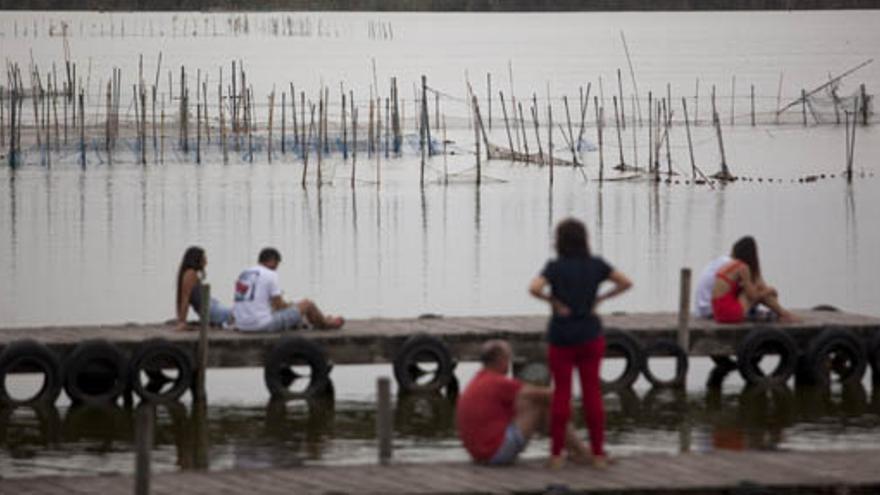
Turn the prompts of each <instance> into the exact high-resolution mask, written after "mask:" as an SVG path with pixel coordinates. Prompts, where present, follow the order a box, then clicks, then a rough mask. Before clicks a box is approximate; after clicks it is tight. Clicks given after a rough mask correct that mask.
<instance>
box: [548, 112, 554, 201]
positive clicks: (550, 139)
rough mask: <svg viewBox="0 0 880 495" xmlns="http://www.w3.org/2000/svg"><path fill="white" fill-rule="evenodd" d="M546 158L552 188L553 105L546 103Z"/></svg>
mask: <svg viewBox="0 0 880 495" xmlns="http://www.w3.org/2000/svg"><path fill="white" fill-rule="evenodd" d="M547 158H548V160H549V161H550V167H549V168H550V186H551V187H552V186H553V104H552V103H551V102H550V101H549V99H548V101H547Z"/></svg>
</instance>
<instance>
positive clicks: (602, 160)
mask: <svg viewBox="0 0 880 495" xmlns="http://www.w3.org/2000/svg"><path fill="white" fill-rule="evenodd" d="M594 103H595V105H594V108H595V110H596V140H597V141H598V142H599V182H600V183H601V182H602V181H603V180H604V179H605V155H604V150H603V148H604V141H603V136H602V135H603V132H602V131H603V128H602V127H603V126H602V122H604V120H605V119H604V117H603V115H602V113H604V110H605V109H604V108H602V107H600V106H599V101H598V100H596V101H595V102H594ZM649 122H650V120H649Z"/></svg>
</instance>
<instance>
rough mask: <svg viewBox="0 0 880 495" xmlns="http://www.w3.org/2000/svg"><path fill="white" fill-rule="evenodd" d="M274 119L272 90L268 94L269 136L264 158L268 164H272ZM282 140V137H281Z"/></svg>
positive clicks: (273, 95) (273, 93)
mask: <svg viewBox="0 0 880 495" xmlns="http://www.w3.org/2000/svg"><path fill="white" fill-rule="evenodd" d="M274 118H275V90H274V89H273V90H272V92H271V93H269V129H268V131H269V136H268V143H267V145H266V157H267V158H268V160H269V163H272V126H273V124H274V122H273V120H274ZM282 139H284V137H283V136H282Z"/></svg>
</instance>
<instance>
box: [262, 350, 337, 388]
mask: <svg viewBox="0 0 880 495" xmlns="http://www.w3.org/2000/svg"><path fill="white" fill-rule="evenodd" d="M332 369H333V365H332V364H331V363H330V362H329V361H328V360H327V355H326V354H325V353H324V350H323V349H321V348H320V347H319V346H318V345H317V344H315V343H314V342H311V341H309V340H307V339H304V338H302V337H284V338H282V339H280V340H279V341H278V343H277V344H275V347H273V348H272V349H271V350H270V351H269V353H268V354H267V355H266V361H265V365H264V367H263V380H264V381H265V382H266V388H268V389H269V393H270V394H271V395H272V398H273V399H276V400H278V399H280V400H292V399H304V398H308V397H314V396H317V395H320V394H321V393H322V392H323V391H324V389H325V388H326V387H327V386H328V384H329V383H330V371H331V370H332Z"/></svg>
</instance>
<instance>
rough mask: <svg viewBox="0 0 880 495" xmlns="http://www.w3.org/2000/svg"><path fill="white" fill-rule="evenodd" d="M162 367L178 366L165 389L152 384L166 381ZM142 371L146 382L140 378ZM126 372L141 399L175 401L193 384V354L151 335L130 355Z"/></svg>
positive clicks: (175, 367)
mask: <svg viewBox="0 0 880 495" xmlns="http://www.w3.org/2000/svg"><path fill="white" fill-rule="evenodd" d="M163 365H164V366H163ZM163 367H171V368H174V369H176V370H177V377H176V379H174V380H173V383H172V386H171V388H170V389H167V390H165V391H162V390H161V388H160V389H156V388H155V384H157V383H158V384H160V385H161V384H162V381H168V379H167V377H165V375H164V373H162V369H161V368H163ZM141 371H143V372H145V373H146V374H147V376H148V377H149V378H150V379H149V381H147V383H143V382H142V381H141ZM129 376H130V377H131V387H132V389H133V390H134V392H135V393H136V394H137V395H138V396H139V397H140V398H141V399H142V400H145V401H149V402H174V401H176V400H177V399H179V398H180V396H181V395H183V393H184V392H186V391H187V389H188V388H189V387H190V386H191V385H192V380H193V358H192V356H191V355H190V354H189V352H187V351H186V350H184V348H183V347H181V346H179V345H174V344H172V343H171V342H169V341H167V340H165V339H150V340H147V341H146V342H143V343H142V344H141V345H140V346H138V348H137V350H135V352H134V354H133V355H132V357H131V369H130V370H129Z"/></svg>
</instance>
